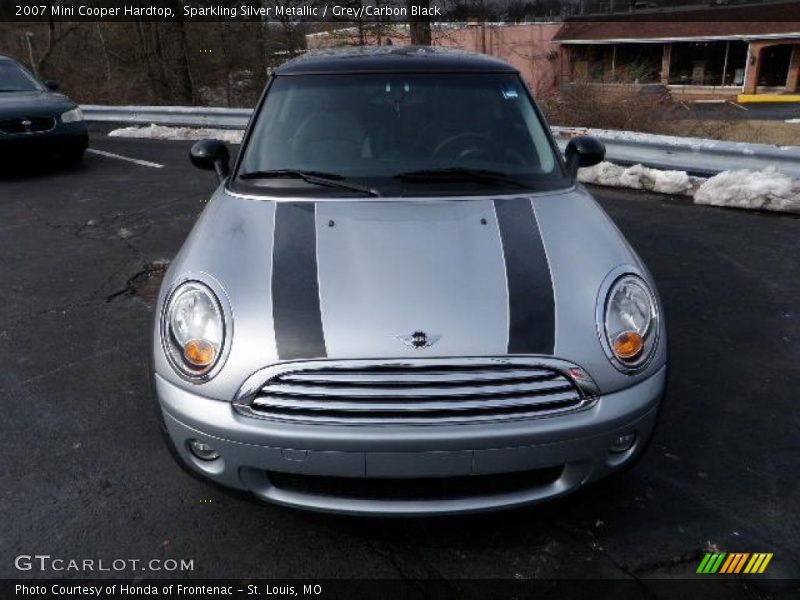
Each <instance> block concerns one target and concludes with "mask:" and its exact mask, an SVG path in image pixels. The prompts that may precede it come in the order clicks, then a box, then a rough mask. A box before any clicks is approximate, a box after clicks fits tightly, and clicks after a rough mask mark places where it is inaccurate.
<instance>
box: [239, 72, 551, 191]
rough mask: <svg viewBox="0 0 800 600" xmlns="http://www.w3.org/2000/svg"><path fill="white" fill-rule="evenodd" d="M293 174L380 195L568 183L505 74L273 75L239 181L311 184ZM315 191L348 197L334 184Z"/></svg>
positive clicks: (521, 93)
mask: <svg viewBox="0 0 800 600" xmlns="http://www.w3.org/2000/svg"><path fill="white" fill-rule="evenodd" d="M288 171H293V172H295V173H294V176H292V177H287V176H286V173H287V172H288ZM298 171H299V172H312V173H314V174H316V175H318V176H327V177H331V178H336V179H337V180H339V181H346V182H350V183H358V184H361V185H365V186H368V187H369V188H371V189H373V190H380V192H381V193H382V194H383V195H389V194H391V193H398V194H405V195H412V194H415V195H428V194H435V195H439V194H446V193H460V194H464V193H467V194H469V193H472V194H485V193H487V190H489V189H490V188H491V192H493V193H496V192H497V191H498V189H508V190H509V191H512V190H513V191H514V192H519V191H520V188H528V189H553V188H554V187H563V186H565V185H566V179H565V176H564V173H563V171H562V168H561V164H560V163H559V161H558V160H557V159H556V156H555V153H554V150H553V147H552V146H551V143H550V140H549V138H548V136H547V135H546V133H545V125H544V123H543V121H542V119H541V118H540V117H539V115H538V113H537V111H536V109H535V107H534V106H533V103H532V102H531V100H530V97H529V95H528V94H527V91H526V90H525V88H524V84H523V83H522V81H521V80H520V78H519V77H518V76H517V75H515V74H505V73H485V74H481V73H469V74H444V73H427V74H414V73H395V74H378V73H374V74H354V75H342V74H337V75H304V76H297V75H292V76H278V77H276V78H275V80H274V81H273V83H272V85H271V86H270V88H269V91H268V93H267V96H266V99H265V102H264V104H263V106H262V108H261V110H260V112H259V114H258V117H257V120H256V122H255V125H254V127H253V130H252V133H251V135H250V138H249V140H248V142H247V145H246V147H245V148H244V150H243V155H242V159H241V162H240V164H239V168H238V173H237V175H238V178H237V181H238V182H239V183H243V182H246V183H247V184H251V185H257V186H266V187H270V188H277V189H278V190H280V191H281V192H287V193H292V191H297V189H298V188H300V189H301V190H302V192H305V193H308V191H309V189H310V187H309V186H312V187H313V185H314V184H309V181H308V180H307V179H302V178H300V177H299V176H297V173H296V172H298ZM318 187H320V188H321V187H322V186H318ZM269 191H274V189H271V190H269ZM319 191H320V192H321V193H325V194H339V195H341V194H343V193H344V194H346V195H354V194H353V192H352V190H351V191H350V192H349V193H348V192H346V191H345V190H343V189H342V188H341V187H338V188H337V187H334V186H328V187H327V188H326V189H324V190H323V189H320V190H319ZM314 193H315V194H316V193H317V190H316V189H314Z"/></svg>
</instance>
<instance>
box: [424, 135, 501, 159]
mask: <svg viewBox="0 0 800 600" xmlns="http://www.w3.org/2000/svg"><path fill="white" fill-rule="evenodd" d="M502 151H503V149H502V148H501V147H500V145H499V144H497V143H496V142H495V141H494V140H492V139H491V138H490V137H488V136H485V135H482V134H480V133H471V132H467V133H458V134H456V135H451V136H450V137H449V138H447V139H444V140H442V141H441V142H439V144H438V145H437V146H436V148H434V150H433V156H434V158H441V157H445V158H468V157H481V156H483V157H486V158H491V157H492V156H493V155H494V156H496V155H497V153H501V152H502Z"/></svg>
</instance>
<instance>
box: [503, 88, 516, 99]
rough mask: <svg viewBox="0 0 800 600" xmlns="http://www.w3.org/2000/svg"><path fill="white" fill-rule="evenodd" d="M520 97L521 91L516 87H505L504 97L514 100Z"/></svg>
mask: <svg viewBox="0 0 800 600" xmlns="http://www.w3.org/2000/svg"><path fill="white" fill-rule="evenodd" d="M517 97H519V93H518V92H517V90H515V89H514V88H503V98H505V99H506V100H513V99H515V98H517Z"/></svg>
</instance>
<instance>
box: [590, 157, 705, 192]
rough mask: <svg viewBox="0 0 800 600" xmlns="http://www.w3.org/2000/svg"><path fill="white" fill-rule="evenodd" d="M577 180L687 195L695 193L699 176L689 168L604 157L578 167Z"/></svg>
mask: <svg viewBox="0 0 800 600" xmlns="http://www.w3.org/2000/svg"><path fill="white" fill-rule="evenodd" d="M578 181H580V182H582V183H594V184H597V185H606V186H611V187H624V188H630V189H634V190H647V191H649V192H657V193H659V194H669V195H671V196H675V195H681V196H686V195H691V194H692V191H693V190H694V187H695V183H694V182H695V181H696V178H693V177H690V176H689V174H688V173H686V171H661V170H659V169H651V168H649V167H645V166H643V165H633V166H632V167H622V166H620V165H615V164H614V163H611V162H608V161H603V162H601V163H598V164H596V165H594V166H592V167H586V168H583V169H578Z"/></svg>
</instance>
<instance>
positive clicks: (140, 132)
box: [108, 124, 244, 144]
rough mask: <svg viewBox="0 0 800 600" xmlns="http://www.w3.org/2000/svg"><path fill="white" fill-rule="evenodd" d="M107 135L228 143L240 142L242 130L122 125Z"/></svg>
mask: <svg viewBox="0 0 800 600" xmlns="http://www.w3.org/2000/svg"><path fill="white" fill-rule="evenodd" d="M108 135H109V137H127V138H147V139H154V140H204V139H215V140H221V141H223V142H227V143H229V144H241V143H242V136H243V135H244V131H238V130H234V129H213V128H205V127H167V126H165V125H155V124H152V125H147V126H144V127H122V128H120V129H114V130H113V131H111V132H109V134H108Z"/></svg>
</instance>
